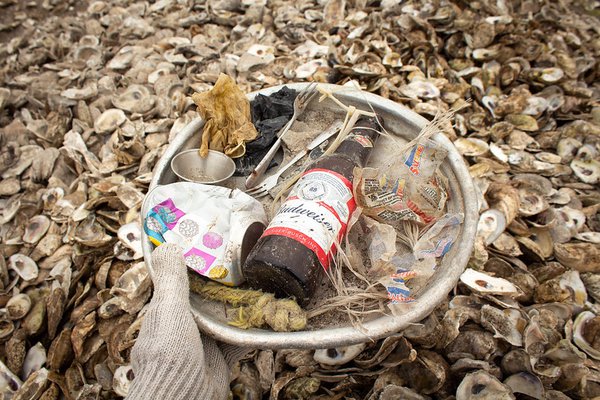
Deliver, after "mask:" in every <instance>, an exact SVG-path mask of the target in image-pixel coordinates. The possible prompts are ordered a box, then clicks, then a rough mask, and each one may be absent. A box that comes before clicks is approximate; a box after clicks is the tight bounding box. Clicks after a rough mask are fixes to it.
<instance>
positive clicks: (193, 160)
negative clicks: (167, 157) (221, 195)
mask: <svg viewBox="0 0 600 400" xmlns="http://www.w3.org/2000/svg"><path fill="white" fill-rule="evenodd" d="M171 169H172V170H173V172H174V173H175V175H177V176H178V177H179V178H181V179H183V180H184V181H188V182H196V183H204V184H207V185H214V184H216V183H221V182H223V181H225V180H227V179H228V178H230V177H231V176H232V175H233V173H234V172H235V163H234V162H233V160H232V159H231V158H230V157H228V156H226V155H225V154H223V153H221V152H218V151H214V150H209V151H208V155H207V156H206V157H204V158H202V157H200V152H199V150H198V149H191V150H185V151H182V152H181V153H179V154H177V155H175V157H173V159H172V160H171Z"/></svg>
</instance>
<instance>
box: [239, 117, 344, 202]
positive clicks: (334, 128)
mask: <svg viewBox="0 0 600 400" xmlns="http://www.w3.org/2000/svg"><path fill="white" fill-rule="evenodd" d="M342 125H344V124H343V122H342V120H341V119H340V120H336V121H334V122H333V123H332V124H331V126H330V127H329V128H327V129H325V130H324V131H323V132H322V133H321V134H320V135H318V136H317V137H316V138H314V139H313V140H312V141H311V142H310V143H309V144H308V145H307V146H306V147H305V148H304V149H303V150H302V151H300V152H298V154H296V155H295V156H294V158H292V159H291V160H290V161H289V162H288V163H287V164H285V165H284V166H283V167H281V168H279V170H278V171H277V172H276V173H275V174H273V175H271V176H269V177H268V178H266V179H265V180H264V181H262V182H261V184H260V185H258V186H256V187H253V188H251V189H248V190H246V193H248V194H249V195H251V196H254V197H257V198H258V197H263V196H266V195H268V194H269V190H271V189H273V188H274V187H275V186H277V181H278V180H279V178H280V177H281V175H282V174H283V173H284V172H285V171H287V170H288V169H289V168H290V166H292V165H294V164H295V163H296V162H297V161H299V160H300V159H301V158H302V157H304V156H305V155H307V154H308V152H309V151H311V150H313V149H314V148H316V147H317V146H319V145H320V144H321V143H323V142H325V141H326V140H327V139H329V138H330V137H332V136H333V135H334V134H336V133H337V132H338V131H339V130H340V129H341V128H342Z"/></svg>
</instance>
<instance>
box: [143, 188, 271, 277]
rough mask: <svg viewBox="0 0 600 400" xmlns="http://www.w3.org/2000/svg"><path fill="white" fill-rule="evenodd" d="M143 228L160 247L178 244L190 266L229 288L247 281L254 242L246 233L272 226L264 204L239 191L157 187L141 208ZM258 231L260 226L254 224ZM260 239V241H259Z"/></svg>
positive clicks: (149, 194) (149, 237)
mask: <svg viewBox="0 0 600 400" xmlns="http://www.w3.org/2000/svg"><path fill="white" fill-rule="evenodd" d="M142 215H143V218H144V221H143V227H144V231H145V232H146V234H147V235H148V239H149V240H150V241H151V242H152V243H153V244H154V245H156V246H160V245H161V244H163V243H176V244H177V245H179V246H180V247H182V248H183V256H184V259H185V263H186V265H187V266H188V267H189V268H191V269H193V270H194V271H195V272H197V273H198V274H200V275H203V276H206V277H208V278H210V279H213V280H215V281H217V282H220V283H223V284H225V285H229V286H234V285H239V284H241V283H242V282H243V281H244V278H243V275H242V272H241V264H242V262H243V260H242V259H241V258H242V247H244V248H246V247H248V246H249V247H251V246H252V245H254V243H244V242H245V241H247V240H251V239H249V238H247V237H246V231H247V230H248V229H249V228H250V227H251V226H253V225H254V224H260V225H262V229H261V230H263V229H264V227H265V226H266V225H267V216H266V214H265V212H264V209H263V207H262V205H261V204H260V203H259V202H258V201H257V200H255V199H254V198H252V197H251V196H249V195H247V194H245V193H243V192H242V191H240V190H238V189H234V190H231V189H228V188H224V187H220V186H211V185H202V184H198V183H190V182H177V183H172V184H169V185H164V186H158V187H156V188H154V189H153V190H152V191H150V193H148V195H147V196H146V199H145V200H144V204H143V206H142ZM254 226H255V227H256V225H254ZM256 239H258V237H256Z"/></svg>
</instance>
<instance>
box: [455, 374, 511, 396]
mask: <svg viewBox="0 0 600 400" xmlns="http://www.w3.org/2000/svg"><path fill="white" fill-rule="evenodd" d="M468 399H469V400H470V399H486V400H487V399H489V400H492V399H505V400H508V399H512V400H514V399H515V396H514V395H513V394H512V390H511V389H510V387H509V386H507V385H505V384H502V382H500V381H499V380H498V379H496V378H495V377H493V376H492V375H490V374H488V373H487V372H485V371H477V372H473V373H470V374H467V375H466V376H465V377H464V379H463V380H462V382H461V383H460V385H459V386H458V389H456V400H468Z"/></svg>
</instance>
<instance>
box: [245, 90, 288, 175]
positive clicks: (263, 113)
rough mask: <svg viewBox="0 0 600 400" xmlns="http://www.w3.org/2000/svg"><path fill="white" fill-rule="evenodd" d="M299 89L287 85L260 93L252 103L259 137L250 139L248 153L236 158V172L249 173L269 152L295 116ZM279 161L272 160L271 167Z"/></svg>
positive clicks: (253, 117)
mask: <svg viewBox="0 0 600 400" xmlns="http://www.w3.org/2000/svg"><path fill="white" fill-rule="evenodd" d="M296 95H297V92H296V91H295V90H294V89H290V88H288V87H287V86H284V87H283V88H282V89H281V90H279V91H277V92H275V93H273V94H272V95H270V96H264V95H262V94H259V95H257V96H256V97H255V98H254V100H252V102H251V103H250V107H251V109H252V122H253V123H254V126H255V127H256V130H257V131H258V133H259V135H258V137H257V138H256V139H255V140H253V141H251V142H247V143H246V154H245V155H244V156H243V157H240V158H236V159H234V161H235V175H237V176H247V175H250V173H251V172H252V170H253V169H254V168H255V167H256V165H258V163H259V162H260V160H262V158H263V157H264V156H265V154H267V152H268V151H269V149H270V148H271V146H272V145H273V143H275V141H276V140H277V133H278V132H279V131H280V130H281V128H283V127H284V125H285V124H287V123H288V121H289V120H290V119H291V118H292V115H293V114H294V100H295V99H296ZM276 165H277V162H275V161H271V164H270V165H269V168H271V167H274V166H276Z"/></svg>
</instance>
